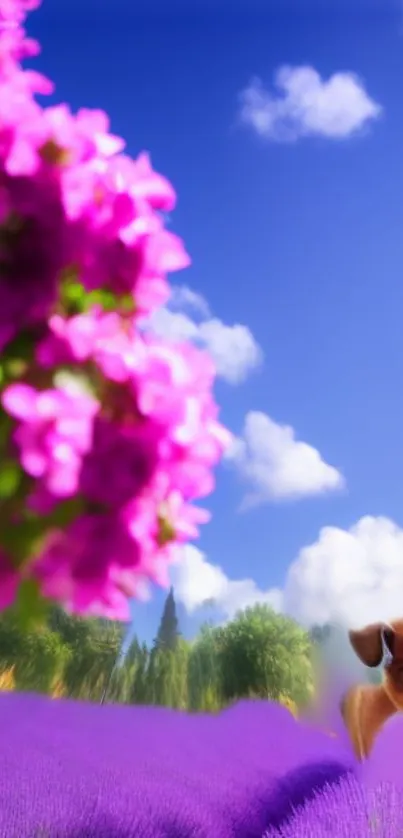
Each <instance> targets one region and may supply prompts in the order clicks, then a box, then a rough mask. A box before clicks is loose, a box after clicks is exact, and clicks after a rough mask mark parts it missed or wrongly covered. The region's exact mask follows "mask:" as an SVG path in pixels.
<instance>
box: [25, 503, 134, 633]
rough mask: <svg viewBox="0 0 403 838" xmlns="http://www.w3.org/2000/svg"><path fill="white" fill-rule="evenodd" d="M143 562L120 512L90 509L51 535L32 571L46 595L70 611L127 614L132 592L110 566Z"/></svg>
mask: <svg viewBox="0 0 403 838" xmlns="http://www.w3.org/2000/svg"><path fill="white" fill-rule="evenodd" d="M139 562H140V552H139V548H138V545H137V544H136V542H135V541H134V540H133V539H132V538H131V537H130V535H129V533H128V532H127V530H126V529H125V527H124V526H123V524H122V521H121V520H120V518H119V516H113V515H112V516H110V515H86V516H82V517H80V518H77V519H76V521H75V522H74V523H73V524H72V525H71V526H70V527H69V528H68V529H67V530H66V531H65V532H56V533H53V534H51V535H50V536H49V538H48V541H47V544H45V547H44V550H43V552H42V554H41V556H40V557H39V559H38V560H37V561H36V562H35V564H34V565H33V568H32V572H33V574H34V576H35V577H36V578H37V579H38V581H39V582H40V585H41V590H42V593H43V594H44V596H46V597H50V598H52V599H56V600H58V601H59V602H61V603H62V604H63V605H65V606H66V607H67V608H68V609H70V610H71V611H74V612H78V613H86V612H88V611H92V613H97V614H99V615H106V616H109V617H115V618H116V619H126V618H127V617H128V613H129V612H128V604H127V598H123V597H122V592H121V591H120V589H119V587H118V586H117V584H116V578H114V574H113V573H112V572H111V568H121V569H122V570H123V569H128V570H133V569H135V568H136V567H138V565H139ZM115 577H116V574H115Z"/></svg>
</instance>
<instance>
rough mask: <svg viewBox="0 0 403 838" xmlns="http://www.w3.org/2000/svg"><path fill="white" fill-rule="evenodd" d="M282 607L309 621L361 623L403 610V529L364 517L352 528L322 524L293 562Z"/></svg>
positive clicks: (394, 614) (391, 616) (388, 617)
mask: <svg viewBox="0 0 403 838" xmlns="http://www.w3.org/2000/svg"><path fill="white" fill-rule="evenodd" d="M284 608H285V609H286V610H287V612H289V613H290V614H292V615H293V616H295V617H296V618H297V619H298V620H300V621H301V622H303V623H306V624H312V623H324V622H329V621H334V622H338V623H340V624H342V625H347V626H361V625H365V624H366V623H371V622H376V621H378V620H388V619H389V620H390V619H393V617H396V616H401V615H402V614H403V530H402V529H400V527H398V526H397V524H395V523H394V522H393V521H391V520H389V519H388V518H382V517H378V518H376V517H371V516H365V517H364V518H361V519H360V520H359V521H358V522H357V523H356V524H354V526H352V527H351V528H350V529H349V530H343V529H339V528H338V527H324V528H323V529H322V530H321V531H320V533H319V538H318V540H317V541H316V542H315V543H314V544H311V545H310V546H309V547H304V548H303V549H302V550H301V551H300V553H299V555H298V557H297V559H296V560H295V562H294V563H293V564H292V565H291V567H290V569H289V571H288V574H287V579H286V584H285V589H284Z"/></svg>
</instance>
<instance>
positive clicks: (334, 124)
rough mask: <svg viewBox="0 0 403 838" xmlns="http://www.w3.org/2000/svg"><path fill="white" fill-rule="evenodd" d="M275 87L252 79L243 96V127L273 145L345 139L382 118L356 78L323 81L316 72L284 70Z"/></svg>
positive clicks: (339, 76) (310, 69) (336, 76)
mask: <svg viewBox="0 0 403 838" xmlns="http://www.w3.org/2000/svg"><path fill="white" fill-rule="evenodd" d="M274 87H275V91H274V92H270V90H267V89H266V88H265V87H264V86H263V83H262V82H261V80H260V79H254V80H253V81H252V82H251V84H250V85H249V86H248V87H247V88H245V89H244V90H243V91H242V92H241V93H240V97H239V99H240V112H239V116H240V120H241V122H243V123H244V124H245V125H248V126H250V127H251V128H253V129H254V130H255V131H256V133H257V134H259V135H260V136H262V137H264V138H266V139H269V140H275V141H279V142H293V141H295V140H298V139H300V138H301V137H307V136H321V137H327V138H330V139H335V140H340V139H345V138H346V137H350V136H351V135H352V134H355V133H356V132H357V131H359V130H360V129H362V128H363V127H364V126H366V125H368V124H369V123H370V122H372V121H374V120H375V119H378V118H379V117H380V115H381V113H382V108H381V106H380V105H379V104H378V103H377V102H375V101H374V100H373V99H371V97H370V96H369V95H368V93H367V92H366V90H365V87H364V85H363V83H362V81H361V80H360V79H359V78H358V77H357V76H356V75H354V74H353V73H334V75H333V76H330V78H329V79H327V80H325V79H322V78H321V76H320V75H319V73H318V72H317V71H316V70H315V69H314V68H313V67H288V66H285V67H281V68H280V69H279V70H278V71H277V73H276V75H275V78H274Z"/></svg>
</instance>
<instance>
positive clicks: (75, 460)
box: [0, 0, 229, 619]
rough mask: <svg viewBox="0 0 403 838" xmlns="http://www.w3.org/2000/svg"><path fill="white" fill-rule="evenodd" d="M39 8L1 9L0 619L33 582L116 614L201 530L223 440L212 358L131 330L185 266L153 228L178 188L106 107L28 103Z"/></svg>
mask: <svg viewBox="0 0 403 838" xmlns="http://www.w3.org/2000/svg"><path fill="white" fill-rule="evenodd" d="M37 5H39V3H38V2H37V0H25V2H24V0H19V1H18V0H2V2H1V4H0V351H1V352H2V361H1V362H0V399H1V408H0V547H1V552H0V607H3V608H4V607H7V606H8V605H10V604H11V603H12V602H13V600H14V599H15V596H16V593H17V589H18V586H19V585H20V584H21V582H22V581H24V580H27V579H28V580H32V579H33V580H35V581H36V582H37V584H38V585H39V587H40V591H41V593H42V595H43V596H45V597H48V598H53V599H56V600H58V601H60V602H62V603H63V604H64V605H65V606H66V607H67V608H69V609H71V610H73V611H77V612H86V613H93V614H99V615H105V616H111V617H114V618H121V619H125V618H127V617H128V599H129V598H130V597H134V596H136V595H138V594H139V593H140V591H141V590H142V586H143V585H144V581H145V580H152V581H157V582H160V583H164V582H166V581H167V567H168V565H169V562H170V561H171V560H172V559H173V557H174V554H175V551H176V548H177V545H178V544H179V543H181V542H184V541H186V540H188V539H189V538H194V537H196V536H197V535H198V525H199V524H200V523H202V522H204V521H206V520H207V519H208V515H207V513H206V512H205V511H203V510H201V509H200V508H199V507H197V506H194V505H192V502H193V501H194V500H197V499H198V498H201V497H203V496H205V495H207V494H208V493H210V492H211V491H212V489H213V487H214V479H213V474H212V469H213V467H214V466H215V465H216V464H217V463H218V462H219V460H220V458H221V456H222V453H223V451H224V449H225V447H226V445H227V443H228V441H229V434H228V433H227V431H226V430H225V429H224V428H223V427H222V426H221V425H220V423H219V421H218V410H217V406H216V404H215V402H214V399H213V395H212V388H213V383H214V369H213V366H212V363H211V360H210V358H209V357H208V356H206V355H205V354H203V353H201V352H200V351H199V350H197V349H195V348H194V347H193V346H191V345H187V344H184V345H183V344H181V345H177V346H173V345H172V344H166V343H164V341H162V340H160V339H156V338H155V337H153V336H152V335H150V334H147V333H144V331H143V330H142V329H140V328H139V319H140V318H142V317H144V315H148V314H150V313H151V312H152V311H153V310H154V309H155V308H156V307H157V306H159V305H161V304H162V303H164V302H165V301H166V299H167V298H168V296H169V285H168V282H167V276H166V275H167V273H169V272H171V271H176V270H178V269H181V268H184V267H186V266H187V265H188V264H189V258H188V256H187V254H186V251H185V249H184V246H183V244H182V242H181V240H180V239H178V238H177V237H176V236H175V235H173V234H172V233H170V232H168V231H167V230H165V229H164V225H163V220H162V214H161V211H171V210H172V209H173V207H174V205H175V193H174V190H173V188H172V186H171V185H170V183H169V182H168V181H167V180H166V179H165V178H164V177H162V176H161V175H159V174H157V173H156V172H154V171H153V169H152V167H151V164H150V160H149V158H148V156H147V155H146V154H142V155H140V157H139V158H138V159H137V160H132V159H131V158H130V157H128V156H127V155H125V154H124V153H123V148H124V143H123V141H122V140H120V139H119V138H117V137H115V136H113V135H112V134H110V133H109V124H108V119H107V116H106V115H105V114H104V113H102V112H100V111H88V110H81V111H79V112H78V113H77V114H76V115H74V114H72V113H71V112H70V110H69V108H68V107H67V106H66V105H60V106H57V107H48V108H43V107H41V106H40V105H39V104H38V103H37V101H36V99H35V94H36V93H42V94H43V93H47V92H49V91H50V90H51V89H52V85H51V84H50V83H49V82H48V81H47V80H46V79H44V78H43V77H42V76H40V75H39V74H38V73H35V72H33V71H32V70H29V71H28V70H23V69H22V67H21V64H20V62H21V60H22V59H23V58H25V57H26V56H27V55H33V54H34V53H35V52H37V51H38V45H37V44H35V43H34V42H32V41H30V40H29V39H27V38H26V37H25V32H24V30H23V28H22V26H23V23H24V19H25V14H26V12H27V11H28V10H30V9H33V8H35V7H36V6H37ZM1 462H6V463H7V465H8V469H9V472H10V463H11V474H12V476H13V479H15V487H14V484H13V490H12V491H9V489H10V487H9V484H8V483H7V480H3V479H2V472H1V468H2V466H1Z"/></svg>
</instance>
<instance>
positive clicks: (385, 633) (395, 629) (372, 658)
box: [349, 619, 403, 710]
mask: <svg viewBox="0 0 403 838" xmlns="http://www.w3.org/2000/svg"><path fill="white" fill-rule="evenodd" d="M349 638H350V643H351V645H352V647H353V649H354V651H355V653H356V655H358V657H359V659H360V660H361V661H362V663H364V664H365V665H366V666H370V667H375V666H379V665H380V664H381V663H382V662H383V664H384V669H385V690H386V692H387V693H388V695H389V698H390V699H391V701H392V702H393V704H394V705H395V706H396V707H397V708H399V709H400V710H403V619H400V620H392V621H391V622H390V623H372V624H371V625H370V626H366V627H365V628H363V629H360V630H359V631H350V632H349Z"/></svg>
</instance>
